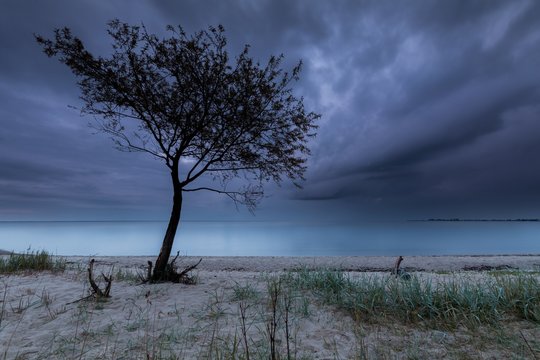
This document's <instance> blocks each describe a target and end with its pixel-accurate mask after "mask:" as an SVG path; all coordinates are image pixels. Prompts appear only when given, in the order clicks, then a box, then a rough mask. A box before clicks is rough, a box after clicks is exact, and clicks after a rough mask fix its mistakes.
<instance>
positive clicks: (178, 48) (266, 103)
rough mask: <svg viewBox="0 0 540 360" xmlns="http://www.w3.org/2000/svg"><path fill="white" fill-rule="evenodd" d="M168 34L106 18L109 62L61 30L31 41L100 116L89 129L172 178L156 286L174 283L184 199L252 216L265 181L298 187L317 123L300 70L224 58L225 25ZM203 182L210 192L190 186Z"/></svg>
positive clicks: (276, 62)
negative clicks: (216, 200)
mask: <svg viewBox="0 0 540 360" xmlns="http://www.w3.org/2000/svg"><path fill="white" fill-rule="evenodd" d="M167 30H168V31H169V33H170V37H167V38H163V39H161V38H158V37H157V36H156V35H153V34H149V33H148V32H147V30H146V28H145V27H144V26H131V25H129V24H126V23H122V22H120V21H119V20H113V21H111V22H109V23H108V33H109V35H110V36H111V38H112V54H111V55H110V56H108V57H102V56H95V55H92V54H91V53H90V52H89V51H88V50H86V48H85V46H84V44H83V42H82V41H81V40H80V39H79V38H77V37H75V36H73V35H72V33H71V31H70V29H68V28H62V29H56V30H55V32H54V39H46V38H43V37H42V36H36V40H37V42H38V43H39V44H40V45H42V46H43V50H44V52H45V54H46V55H47V56H49V57H52V56H57V57H58V59H59V60H60V61H61V62H62V63H64V64H66V65H67V66H69V67H70V68H71V70H72V72H73V73H74V74H75V76H76V77H77V78H78V85H79V88H80V89H81V94H82V95H81V99H82V100H83V103H84V106H83V108H82V112H83V113H86V114H91V115H94V116H97V118H98V119H99V120H98V124H97V125H96V127H97V128H98V129H99V130H100V131H102V132H104V133H106V134H109V135H110V136H111V137H112V139H113V140H114V142H115V145H116V147H117V148H118V149H119V150H122V151H128V152H139V151H141V152H146V153H149V154H151V155H152V156H154V157H156V158H159V159H161V160H163V161H164V163H165V165H166V166H167V168H168V169H169V170H170V173H171V179H172V185H173V194H174V195H173V207H172V212H171V217H170V220H169V224H168V227H167V231H166V233H165V237H164V239H163V244H162V246H161V250H160V253H159V256H158V258H157V260H156V263H155V267H154V271H153V273H152V274H151V280H153V281H160V280H171V279H173V278H174V275H178V274H176V273H175V272H174V270H173V269H172V266H169V264H168V261H169V257H170V255H171V249H172V246H173V242H174V237H175V234H176V230H177V228H178V224H179V222H180V214H181V210H182V198H183V193H185V192H193V191H202V190H205V191H213V192H216V193H219V194H223V195H226V196H228V197H229V198H231V199H232V200H233V201H234V202H235V203H237V204H243V205H246V206H247V207H248V209H249V210H250V211H252V210H253V209H254V208H255V207H256V205H257V203H258V202H259V200H260V199H261V197H262V195H263V184H264V183H266V182H268V181H274V182H276V183H278V184H279V183H280V182H281V181H282V178H283V176H286V177H287V178H289V179H291V180H292V182H293V183H294V184H295V185H296V186H300V185H299V184H298V181H299V180H302V179H303V174H304V172H305V170H306V167H305V163H306V156H307V155H309V149H308V148H307V146H306V145H307V140H308V138H309V137H311V136H314V135H315V134H314V132H315V129H316V125H315V121H316V119H317V118H318V117H319V116H320V115H318V114H316V113H313V112H306V110H305V109H304V104H303V99H302V98H298V97H296V96H294V95H293V93H292V89H291V84H292V83H293V82H294V81H297V80H298V79H299V73H300V69H301V65H302V63H301V62H299V63H298V65H296V66H295V67H294V68H292V70H291V71H290V72H287V71H284V70H283V69H282V67H281V61H282V58H283V56H282V55H281V56H277V57H276V56H271V57H270V58H269V60H268V62H267V63H266V64H264V65H261V64H259V63H258V62H255V61H254V60H253V59H252V58H251V57H250V55H249V46H248V45H246V46H245V47H244V49H243V51H242V52H241V53H240V54H239V55H238V56H237V57H236V58H235V59H234V60H231V59H230V58H229V55H228V53H227V51H226V45H227V40H226V37H225V35H224V29H223V27H222V26H219V27H217V28H214V27H210V28H209V29H208V30H203V31H200V32H196V33H195V34H193V35H188V34H186V33H185V32H184V30H183V29H182V28H181V27H180V26H179V27H172V26H168V27H167ZM208 174H209V175H210V176H211V178H212V180H213V182H211V184H214V185H213V186H208V185H206V182H205V183H204V184H203V185H202V186H201V184H199V185H195V184H196V182H197V181H198V180H200V179H201V177H202V176H203V175H208ZM171 272H172V273H171Z"/></svg>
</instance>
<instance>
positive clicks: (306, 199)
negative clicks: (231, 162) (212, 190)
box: [0, 0, 540, 221]
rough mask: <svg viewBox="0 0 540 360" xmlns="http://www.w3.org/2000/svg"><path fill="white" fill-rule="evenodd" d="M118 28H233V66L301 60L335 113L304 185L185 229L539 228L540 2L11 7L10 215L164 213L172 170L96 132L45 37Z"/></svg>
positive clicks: (1, 42)
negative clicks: (294, 225)
mask: <svg viewBox="0 0 540 360" xmlns="http://www.w3.org/2000/svg"><path fill="white" fill-rule="evenodd" d="M114 18H118V19H120V20H122V21H126V22H129V23H132V24H140V23H144V24H145V25H146V27H147V28H148V29H149V31H151V32H154V33H157V34H159V35H160V36H163V35H166V31H165V27H166V25H167V24H171V25H182V26H183V27H184V28H185V30H186V31H188V32H193V31H197V30H201V29H205V28H207V27H208V26H210V25H214V26H215V25H218V24H222V25H223V26H224V27H225V29H226V34H227V37H228V39H229V45H230V46H229V51H230V53H231V54H232V55H234V54H236V53H238V52H239V51H240V50H241V48H242V46H243V45H244V44H250V45H251V50H252V52H251V54H252V55H253V56H254V57H255V58H256V59H258V60H261V61H262V62H264V61H265V60H266V59H267V57H268V56H269V55H271V54H280V53H283V54H284V55H285V58H286V61H285V65H286V66H291V65H292V64H294V63H296V62H297V61H298V60H300V59H302V60H303V61H304V64H305V67H304V71H303V73H302V74H301V78H302V79H301V81H300V82H299V83H298V84H297V86H296V88H295V91H296V94H297V95H299V96H304V98H305V104H306V106H307V108H308V109H309V110H311V111H315V112H318V113H321V114H322V118H321V119H320V121H319V125H320V128H319V130H318V136H317V137H316V139H314V140H313V142H312V143H311V148H312V152H313V154H312V156H311V158H310V160H309V171H308V173H307V181H306V182H305V183H304V189H303V190H297V189H295V188H294V187H293V186H291V185H290V184H288V183H284V184H283V185H282V186H281V187H276V186H272V185H270V186H267V188H266V194H267V195H268V198H266V199H264V200H263V202H262V203H261V205H260V208H259V211H257V213H256V215H255V217H254V218H253V217H252V215H250V214H249V212H248V211H247V210H245V209H239V211H237V210H236V209H235V206H234V204H232V203H231V202H230V201H228V199H227V198H222V197H219V196H217V195H215V194H203V193H196V194H190V196H188V197H187V199H186V203H185V210H184V214H183V216H184V219H192V220H193V219H197V220H221V219H248V220H261V221H264V220H315V221H319V220H325V221H326V220H331V221H334V220H339V219H345V220H348V221H360V220H373V219H411V218H429V217H474V218H493V217H497V218H510V217H512V218H513V217H540V210H539V205H538V204H540V70H539V65H540V21H538V19H540V2H538V1H533V0H531V1H519V0H512V1H488V0H485V1H457V0H456V1H391V0H389V1H381V0H377V1H352V0H351V1H338V0H336V1H308V0H304V1H291V0H283V1H276V0H267V1H263V0H254V1H248V0H238V1H219V0H216V1H198V0H197V1H172V0H171V1H161V0H155V1H127V0H125V1H122V0H107V1H105V0H103V1H96V0H87V1H73V0H55V1H53V0H47V1H21V0H2V1H1V2H0V220H30V219H33V220H42V219H56V220H68V219H69V220H72V219H86V220H91V219H158V220H159V219H163V220H166V219H167V217H168V214H169V212H170V207H171V200H172V199H171V196H172V191H171V187H170V184H169V175H168V173H167V169H166V168H165V166H164V165H163V164H162V163H160V162H159V161H157V160H154V159H152V158H150V157H148V156H146V155H144V154H126V153H121V152H118V151H116V150H115V149H114V148H113V146H112V142H111V141H110V140H109V139H108V138H107V137H106V136H104V135H103V134H93V132H94V130H92V129H91V128H90V127H89V126H88V123H89V122H92V121H93V119H92V118H90V117H81V116H80V112H79V110H77V109H74V108H72V107H78V106H80V105H81V104H80V100H79V99H78V96H79V91H78V88H77V86H76V79H75V77H74V76H73V75H72V74H71V72H70V70H69V69H68V68H67V67H66V66H65V65H63V64H60V63H59V62H58V61H57V59H54V58H53V59H50V58H47V57H46V56H45V55H44V54H43V53H42V50H41V48H40V46H38V44H37V43H36V42H35V40H34V36H33V34H34V33H36V34H40V35H43V36H45V37H50V36H51V35H52V33H53V30H54V29H55V28H58V27H64V26H67V27H70V28H71V29H72V31H73V33H74V34H75V35H77V36H78V37H80V38H81V39H82V40H83V41H84V42H85V44H86V45H87V46H88V47H89V48H90V49H91V50H92V51H95V52H98V53H101V54H107V52H108V51H109V49H110V40H109V39H108V36H107V34H106V23H107V22H108V21H109V20H111V19H114Z"/></svg>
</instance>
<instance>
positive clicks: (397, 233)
mask: <svg viewBox="0 0 540 360" xmlns="http://www.w3.org/2000/svg"><path fill="white" fill-rule="evenodd" d="M166 226H167V223H166V222H0V249H5V250H12V251H24V250H26V249H28V248H31V249H34V250H41V249H45V250H47V251H50V252H53V253H56V254H58V255H155V254H157V253H158V252H159V247H160V245H161V240H162V236H163V234H164V232H165V228H166ZM173 250H174V251H175V252H176V251H177V250H179V251H180V252H181V254H183V255H194V256H196V255H201V256H250V255H252V256H257V255H260V256H320V255H328V256H333V255H459V254H540V223H538V222H405V221H404V222H369V223H356V224H352V223H348V224H338V223H292V222H183V223H182V224H181V228H180V229H179V231H178V233H177V237H176V240H175V246H174V249H173Z"/></svg>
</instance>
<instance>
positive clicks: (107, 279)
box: [88, 259, 112, 298]
mask: <svg viewBox="0 0 540 360" xmlns="http://www.w3.org/2000/svg"><path fill="white" fill-rule="evenodd" d="M94 262H95V260H94V259H92V260H90V264H89V265H88V281H90V286H91V287H92V292H93V295H95V296H96V297H98V298H108V297H111V295H110V292H111V285H112V277H111V276H106V275H105V274H103V273H101V276H102V277H103V279H104V280H105V282H106V283H107V285H106V287H105V290H103V291H102V290H101V289H100V288H99V286H98V285H97V284H96V282H95V280H94V275H93V271H94Z"/></svg>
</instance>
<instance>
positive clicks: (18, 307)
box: [0, 255, 540, 359]
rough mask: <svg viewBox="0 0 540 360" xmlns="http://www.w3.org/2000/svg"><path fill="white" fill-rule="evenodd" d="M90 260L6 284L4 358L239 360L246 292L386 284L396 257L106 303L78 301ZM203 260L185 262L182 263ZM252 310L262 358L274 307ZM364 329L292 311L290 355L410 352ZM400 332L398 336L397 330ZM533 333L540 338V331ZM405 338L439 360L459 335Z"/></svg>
mask: <svg viewBox="0 0 540 360" xmlns="http://www.w3.org/2000/svg"><path fill="white" fill-rule="evenodd" d="M88 260H89V259H88V258H83V257H70V258H68V263H69V269H68V270H67V271H65V272H64V273H57V274H51V273H37V274H19V275H9V276H6V275H1V276H0V310H1V321H0V359H2V358H6V359H15V358H17V359H39V358H43V359H50V358H55V359H73V358H75V359H79V358H82V359H95V358H103V359H158V358H161V357H163V358H167V356H168V355H169V354H174V355H175V356H177V357H178V358H181V359H192V358H210V359H213V358H219V355H220V354H221V355H223V356H224V354H225V353H230V352H232V351H233V350H232V346H233V344H235V343H236V344H237V347H238V349H237V351H238V353H241V354H244V345H243V343H242V341H241V340H242V337H241V331H242V327H241V315H240V303H241V301H239V300H238V294H239V292H240V291H241V290H246V291H247V292H249V291H251V292H258V293H259V294H263V293H266V292H267V281H266V280H267V279H268V277H269V276H272V273H273V272H280V271H283V270H285V269H287V270H288V269H294V268H302V267H309V268H315V267H316V268H339V269H344V270H346V271H369V270H376V271H379V272H378V273H374V274H377V276H388V273H383V272H380V271H381V270H384V269H389V268H391V267H392V265H393V263H394V260H395V258H393V257H317V258H314V257H205V258H204V259H203V262H202V263H201V265H200V266H199V268H198V270H196V271H195V273H196V275H197V279H198V282H197V284H196V285H182V284H157V285H147V284H144V285H136V284H134V283H133V282H129V281H114V282H113V285H112V290H111V295H112V297H111V298H110V299H108V300H107V301H103V302H96V301H93V300H90V301H77V300H78V299H81V298H83V297H85V296H86V295H88V293H89V291H88V281H87V273H86V266H87V263H88ZM147 260H154V258H152V257H99V258H96V268H95V270H96V274H99V273H100V272H104V273H108V272H110V271H111V269H113V266H114V270H113V271H114V272H117V271H118V270H119V269H120V270H121V271H122V272H123V273H124V274H125V273H137V272H141V273H143V272H144V270H145V266H146V261H147ZM197 260H198V258H196V257H190V258H183V259H182V263H181V264H185V265H186V266H187V265H190V264H192V263H194V262H196V261H197ZM402 266H403V267H405V268H406V269H408V270H413V271H414V270H421V272H419V274H420V275H421V276H431V277H436V276H450V275H448V274H435V273H430V271H436V272H446V271H458V272H459V271H461V270H463V269H467V268H470V267H476V268H478V267H482V266H483V267H490V268H506V267H512V268H517V269H523V270H534V269H535V270H539V269H540V256H538V255H535V256H481V257H480V256H452V257H451V256H438V257H405V260H404V261H403V264H402ZM459 273H460V274H461V273H462V272H459ZM466 274H470V275H478V274H479V273H477V272H467V273H466ZM355 276H358V273H355ZM467 276H468V275H467ZM235 296H236V297H235ZM306 299H307V298H306ZM299 301H301V300H299ZM245 303H246V304H248V303H249V304H250V306H249V308H248V309H247V317H248V320H247V324H246V327H247V330H248V333H249V338H250V343H249V344H248V347H249V348H250V350H251V353H252V354H254V353H256V352H259V354H260V352H261V351H263V350H261V349H266V348H267V344H268V340H267V327H266V326H267V324H268V316H269V313H268V306H267V303H266V300H265V301H259V302H257V300H254V301H245ZM281 321H282V327H281V328H280V330H279V331H280V332H279V333H278V335H279V341H278V346H279V348H280V351H281V353H282V354H283V352H284V351H285V345H286V343H285V341H284V340H283V339H284V334H283V332H284V330H283V319H282V320H281ZM357 329H358V327H357V326H354V322H353V320H352V318H351V317H350V316H348V315H346V314H343V313H340V312H336V311H334V310H332V309H326V308H324V307H322V306H319V305H317V304H315V303H311V302H309V301H308V302H306V301H305V300H304V302H303V303H302V302H300V303H296V305H295V309H294V311H292V312H291V320H290V332H291V339H292V340H291V341H290V343H291V348H293V347H294V349H296V351H297V352H298V354H297V355H298V358H300V355H302V354H303V355H306V356H308V358H314V359H333V358H343V359H347V358H350V357H352V356H354V355H355V354H358V353H359V351H360V350H359V347H360V348H361V347H362V346H371V345H369V344H371V343H373V342H378V343H380V342H386V341H390V342H391V341H394V343H393V344H394V345H392V346H393V347H392V349H397V350H392V353H391V354H393V356H397V357H398V358H399V357H405V355H406V351H407V346H406V345H403V346H402V347H403V349H402V351H401V350H399V349H400V345H399V344H400V341H401V342H403V341H405V340H403V339H404V337H400V336H397V335H395V333H392V334H386V333H381V332H380V330H379V331H377V330H376V329H375V330H373V332H370V333H369V334H368V335H365V334H363V335H362V334H358V331H357ZM395 331H397V332H398V333H399V331H400V330H399V327H398V328H397V330H395ZM531 331H533V330H531ZM533 334H537V335H538V329H537V330H536V333H533ZM404 336H405V337H406V338H407V339H411V336H412V339H413V340H414V339H416V340H414V341H428V345H426V346H429V347H430V348H431V350H432V353H430V354H431V356H433V354H436V355H437V356H441V357H444V355H445V354H446V353H447V350H445V349H446V347H445V346H443V345H437V344H438V343H437V341H436V337H437V336H453V335H451V334H446V333H444V334H443V335H441V332H440V331H439V332H436V331H427V330H426V331H423V330H419V331H418V332H416V331H414V332H413V333H411V332H410V331H409V330H407V331H406V333H405V335H404ZM531 336H532V335H531ZM434 339H435V340H434ZM452 341H454V340H452ZM456 341H457V340H456ZM366 342H367V343H368V345H366ZM396 344H398V345H397V347H396V346H395V345H396ZM404 344H406V343H404ZM439 347H440V349H439ZM431 350H430V351H431ZM208 351H212V354H208ZM400 351H401V352H400ZM254 358H257V357H254Z"/></svg>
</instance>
